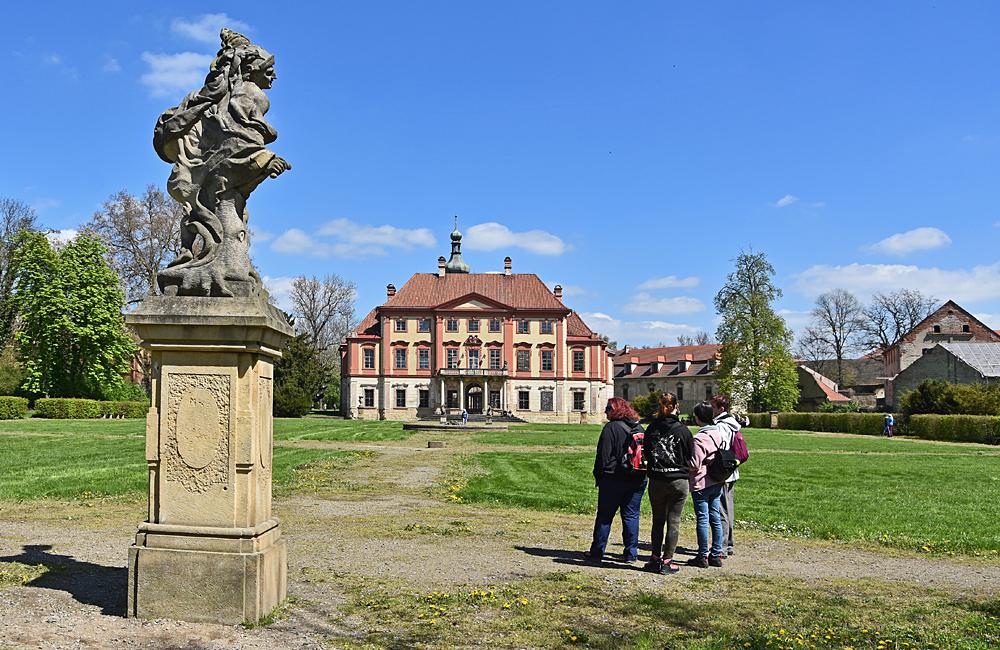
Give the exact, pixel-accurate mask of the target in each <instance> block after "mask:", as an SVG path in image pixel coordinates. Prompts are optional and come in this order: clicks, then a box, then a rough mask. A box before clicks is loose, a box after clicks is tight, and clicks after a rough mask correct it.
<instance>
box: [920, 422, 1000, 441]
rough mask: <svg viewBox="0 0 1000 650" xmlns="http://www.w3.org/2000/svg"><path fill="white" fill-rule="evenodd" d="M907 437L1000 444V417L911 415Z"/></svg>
mask: <svg viewBox="0 0 1000 650" xmlns="http://www.w3.org/2000/svg"><path fill="white" fill-rule="evenodd" d="M906 433H907V435H911V436H914V437H916V438H923V439H925V440H944V441H947V442H979V443H983V444H987V445H996V444H1000V417H996V416H991V415H912V416H910V418H909V421H908V422H907V425H906Z"/></svg>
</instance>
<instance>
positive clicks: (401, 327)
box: [396, 318, 406, 332]
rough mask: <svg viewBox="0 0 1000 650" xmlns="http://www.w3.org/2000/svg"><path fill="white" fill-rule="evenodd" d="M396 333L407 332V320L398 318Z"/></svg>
mask: <svg viewBox="0 0 1000 650" xmlns="http://www.w3.org/2000/svg"><path fill="white" fill-rule="evenodd" d="M396 331H397V332H405V331H406V319H405V318H397V319H396Z"/></svg>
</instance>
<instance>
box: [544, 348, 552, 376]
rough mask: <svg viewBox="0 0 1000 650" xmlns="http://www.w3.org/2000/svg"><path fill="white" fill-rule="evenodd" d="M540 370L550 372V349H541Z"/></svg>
mask: <svg viewBox="0 0 1000 650" xmlns="http://www.w3.org/2000/svg"><path fill="white" fill-rule="evenodd" d="M542 370H543V371H545V372H552V350H542Z"/></svg>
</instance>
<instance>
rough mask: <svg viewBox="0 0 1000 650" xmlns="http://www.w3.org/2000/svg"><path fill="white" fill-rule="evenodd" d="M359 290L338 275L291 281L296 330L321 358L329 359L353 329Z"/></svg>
mask: <svg viewBox="0 0 1000 650" xmlns="http://www.w3.org/2000/svg"><path fill="white" fill-rule="evenodd" d="M356 295H357V290H356V288H355V286H354V283H353V282H349V281H347V280H345V279H343V278H341V277H340V276H338V275H336V274H332V275H327V276H326V277H324V278H322V279H320V278H317V277H315V276H314V277H308V278H307V277H305V276H300V277H297V278H295V279H294V280H292V289H291V300H292V309H293V310H294V312H295V315H296V319H295V327H296V329H297V330H299V331H300V332H301V333H304V334H308V335H309V336H310V337H311V339H312V341H313V345H315V346H316V349H317V351H319V353H320V355H321V357H323V358H324V359H326V357H328V356H334V357H335V356H336V355H335V354H332V353H333V352H335V351H336V348H337V346H338V345H340V343H341V341H343V340H344V337H345V336H347V333H348V332H349V331H350V329H351V327H353V326H354V299H355V297H356Z"/></svg>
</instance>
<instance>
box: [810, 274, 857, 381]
mask: <svg viewBox="0 0 1000 650" xmlns="http://www.w3.org/2000/svg"><path fill="white" fill-rule="evenodd" d="M810 316H811V318H812V320H811V322H810V323H809V325H808V326H807V327H806V329H805V331H804V332H803V334H802V337H801V340H800V348H802V349H805V350H808V351H809V352H810V354H811V355H815V356H818V357H819V358H821V359H823V360H826V359H833V360H834V363H835V364H836V370H835V373H836V379H837V383H838V384H840V383H843V382H844V359H845V358H847V357H848V355H851V354H853V353H855V352H857V351H858V350H859V349H861V344H862V341H863V337H864V332H865V318H864V307H863V306H862V305H861V301H860V300H858V299H857V297H855V295H854V294H852V293H851V292H850V291H847V290H845V289H834V290H833V291H828V292H826V293H824V294H822V295H820V296H819V297H818V298H816V306H815V307H813V309H812V312H811V314H810Z"/></svg>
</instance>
